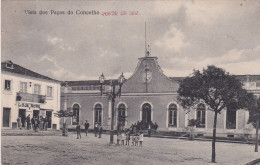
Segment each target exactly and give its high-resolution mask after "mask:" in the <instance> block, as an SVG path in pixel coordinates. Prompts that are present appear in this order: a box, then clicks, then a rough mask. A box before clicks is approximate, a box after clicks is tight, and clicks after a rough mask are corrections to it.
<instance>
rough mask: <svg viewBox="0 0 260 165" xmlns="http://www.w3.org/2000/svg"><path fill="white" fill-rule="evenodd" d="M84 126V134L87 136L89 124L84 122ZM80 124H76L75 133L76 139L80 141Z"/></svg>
mask: <svg viewBox="0 0 260 165" xmlns="http://www.w3.org/2000/svg"><path fill="white" fill-rule="evenodd" d="M84 126H85V133H86V136H88V128H89V123H88V120H86V122H85V123H84ZM80 127H81V126H80V124H79V123H78V124H77V126H76V131H77V139H81V134H80V131H81V129H80Z"/></svg>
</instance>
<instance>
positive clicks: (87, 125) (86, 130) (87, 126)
mask: <svg viewBox="0 0 260 165" xmlns="http://www.w3.org/2000/svg"><path fill="white" fill-rule="evenodd" d="M84 125H85V132H86V136H88V128H89V123H88V120H86V123H85V124H84Z"/></svg>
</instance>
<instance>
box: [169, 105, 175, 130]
mask: <svg viewBox="0 0 260 165" xmlns="http://www.w3.org/2000/svg"><path fill="white" fill-rule="evenodd" d="M168 111H169V112H168V114H169V115H168V116H169V120H168V126H169V127H177V105H176V104H170V106H169V108H168Z"/></svg>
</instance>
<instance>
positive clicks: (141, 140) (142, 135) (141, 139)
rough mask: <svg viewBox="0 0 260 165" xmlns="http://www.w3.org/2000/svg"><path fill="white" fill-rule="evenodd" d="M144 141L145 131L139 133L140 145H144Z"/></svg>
mask: <svg viewBox="0 0 260 165" xmlns="http://www.w3.org/2000/svg"><path fill="white" fill-rule="evenodd" d="M143 141H144V134H143V132H141V133H140V135H139V146H140V147H142V145H143Z"/></svg>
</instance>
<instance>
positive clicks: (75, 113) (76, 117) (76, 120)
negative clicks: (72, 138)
mask: <svg viewBox="0 0 260 165" xmlns="http://www.w3.org/2000/svg"><path fill="white" fill-rule="evenodd" d="M72 109H73V117H72V124H73V125H77V124H78V123H79V105H78V104H74V105H73V107H72Z"/></svg>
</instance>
